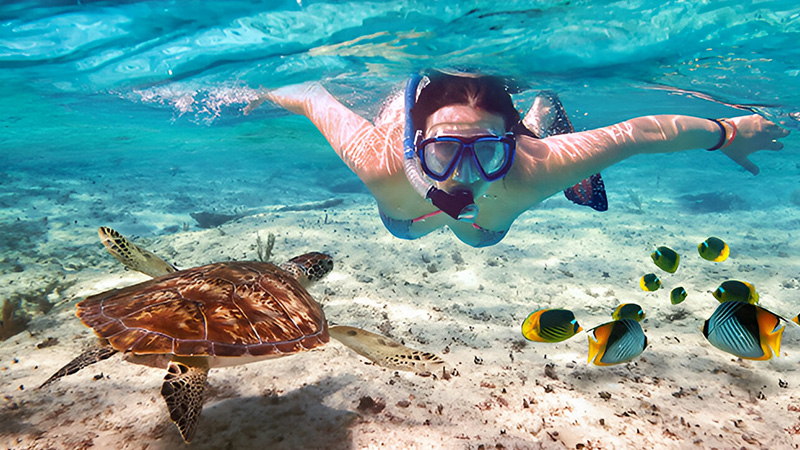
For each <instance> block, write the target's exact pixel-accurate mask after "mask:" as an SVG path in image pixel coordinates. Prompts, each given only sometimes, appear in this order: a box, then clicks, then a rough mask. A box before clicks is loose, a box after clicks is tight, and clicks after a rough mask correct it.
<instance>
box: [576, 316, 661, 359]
mask: <svg viewBox="0 0 800 450" xmlns="http://www.w3.org/2000/svg"><path fill="white" fill-rule="evenodd" d="M588 337H589V361H588V362H590V363H594V364H595V365H598V366H611V365H614V364H620V363H624V362H627V361H630V360H632V359H633V358H636V357H637V356H639V355H641V354H642V352H643V351H644V349H645V348H646V347H647V337H646V336H645V335H644V331H643V330H642V326H641V325H639V322H637V321H635V320H633V319H621V320H615V321H613V322H608V323H604V324H602V325H600V326H597V327H595V328H592V329H591V330H589V333H588Z"/></svg>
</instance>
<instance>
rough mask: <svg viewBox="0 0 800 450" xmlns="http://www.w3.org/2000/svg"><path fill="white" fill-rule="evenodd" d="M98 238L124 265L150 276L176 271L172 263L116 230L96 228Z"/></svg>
mask: <svg viewBox="0 0 800 450" xmlns="http://www.w3.org/2000/svg"><path fill="white" fill-rule="evenodd" d="M97 234H98V235H100V240H101V241H103V245H104V246H105V247H106V250H108V252H109V253H111V255H112V256H113V257H114V258H117V260H118V261H119V262H121V263H122V264H124V265H125V267H127V268H129V269H131V270H135V271H137V272H141V273H143V274H145V275H150V276H151V277H154V278H155V277H159V276H161V275H166V274H168V273H172V272H175V271H177V270H178V269H176V268H175V266H173V265H172V264H170V263H168V262H166V261H164V260H163V259H161V258H159V257H158V256H156V254H155V253H153V252H150V251H147V250H145V249H143V248H141V247H139V246H137V245H136V244H134V243H133V242H131V241H129V240H128V239H126V238H125V236H123V235H121V234H119V233H118V232H117V231H116V230H113V229H111V228H109V227H100V228H98V229H97Z"/></svg>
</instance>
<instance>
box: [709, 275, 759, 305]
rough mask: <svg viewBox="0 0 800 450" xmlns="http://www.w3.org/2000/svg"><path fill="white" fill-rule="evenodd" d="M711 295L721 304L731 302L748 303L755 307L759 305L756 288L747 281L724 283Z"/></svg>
mask: <svg viewBox="0 0 800 450" xmlns="http://www.w3.org/2000/svg"><path fill="white" fill-rule="evenodd" d="M711 295H713V296H714V298H716V299H717V300H719V302H720V303H722V302H730V301H735V302H747V303H751V304H753V305H755V304H756V303H758V293H757V292H756V288H755V287H754V286H753V285H752V284H750V283H748V282H746V281H739V280H728V281H723V282H722V284H720V285H719V287H718V288H717V289H716V290H715V291H714V292H713V293H712V294H711Z"/></svg>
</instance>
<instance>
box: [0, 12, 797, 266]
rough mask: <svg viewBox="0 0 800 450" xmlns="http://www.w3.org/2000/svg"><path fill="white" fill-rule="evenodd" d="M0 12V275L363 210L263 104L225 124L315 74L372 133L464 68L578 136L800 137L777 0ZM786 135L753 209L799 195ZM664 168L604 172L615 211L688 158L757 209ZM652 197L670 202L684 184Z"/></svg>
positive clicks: (649, 163) (321, 152)
mask: <svg viewBox="0 0 800 450" xmlns="http://www.w3.org/2000/svg"><path fill="white" fill-rule="evenodd" d="M0 18H1V19H2V23H0V68H1V69H2V70H0V98H2V99H3V101H2V102H0V129H1V130H2V133H0V148H2V151H0V165H2V167H3V169H2V175H3V177H2V184H3V187H4V189H3V192H2V193H0V219H2V223H3V225H2V226H3V228H4V236H5V237H4V238H3V239H0V250H2V253H3V254H5V255H6V257H4V258H3V260H2V261H1V262H0V266H2V269H3V271H8V270H15V268H16V269H18V267H19V258H20V257H23V259H24V257H27V258H29V259H30V258H34V259H35V258H36V257H37V256H40V255H41V254H42V253H44V254H47V253H50V252H54V251H55V249H57V248H62V250H63V248H69V241H70V236H71V235H74V234H80V235H86V236H91V235H93V229H94V227H95V226H96V225H97V223H99V222H103V223H105V224H106V225H111V226H117V227H118V228H120V230H121V231H122V232H124V233H128V234H134V235H138V236H156V235H161V234H165V233H169V232H173V231H175V230H176V229H180V228H185V227H187V226H190V227H194V226H196V224H195V222H194V221H193V220H192V218H191V217H190V214H191V213H192V212H197V211H213V212H219V213H226V214H229V213H234V212H236V211H247V210H251V209H253V208H260V207H265V206H269V205H281V204H287V203H294V202H303V201H320V200H325V199H327V198H329V197H330V196H331V195H333V193H336V192H340V191H347V192H349V193H350V194H353V195H355V197H354V198H357V199H359V201H363V202H365V203H367V204H369V203H370V201H371V200H370V198H369V197H368V196H367V195H366V194H365V191H364V190H363V188H360V187H359V186H358V182H357V179H356V178H355V177H354V176H353V175H352V173H350V172H349V170H347V168H346V167H345V166H344V165H343V164H342V163H341V162H340V161H339V160H338V158H337V157H336V155H335V154H334V153H333V152H332V151H330V148H329V146H328V145H327V143H326V142H325V141H324V139H323V138H322V137H321V136H320V134H319V133H318V132H317V131H316V129H314V127H313V126H311V125H310V124H309V123H308V122H307V121H306V120H305V119H304V118H301V117H297V116H291V115H289V114H288V113H286V112H285V111H283V110H280V109H278V108H276V107H274V106H270V105H265V106H263V107H261V108H260V109H258V110H257V111H256V112H255V113H253V114H251V115H249V116H244V115H243V114H242V108H243V106H244V105H246V103H247V101H249V100H250V99H252V98H253V97H254V96H255V95H256V90H257V89H259V88H272V87H278V86H283V85H287V84H290V83H299V82H304V81H312V80H321V81H322V82H323V83H324V84H325V85H326V87H328V89H329V90H330V91H331V92H333V93H334V95H336V96H337V97H338V98H340V99H341V100H342V101H343V102H345V103H346V104H348V105H352V107H353V108H354V109H355V110H356V111H358V112H360V113H362V114H363V115H364V116H365V117H368V118H372V117H374V115H375V114H376V113H377V112H378V111H379V110H380V108H381V105H382V101H383V100H384V98H385V97H386V96H387V95H390V94H391V93H393V92H395V91H396V90H397V89H399V88H400V87H401V86H402V83H403V82H404V80H405V78H406V77H407V75H408V74H409V73H411V72H412V71H415V70H420V69H423V68H426V67H432V66H435V67H456V68H471V69H474V70H479V71H482V72H487V73H494V74H500V75H504V76H507V77H509V78H511V79H513V80H515V81H516V83H517V84H518V85H519V86H520V93H519V94H517V95H516V96H515V101H516V102H517V105H518V107H519V108H521V109H524V108H527V107H528V105H529V104H530V101H531V99H532V97H533V95H534V94H535V92H536V91H537V89H542V88H548V89H554V90H556V91H557V92H559V94H560V95H561V97H562V100H563V101H564V103H565V105H566V107H567V109H568V111H569V113H570V114H571V115H572V118H573V122H574V124H575V126H576V128H577V129H579V130H580V129H587V128H594V127H599V126H604V125H609V124H611V123H615V122H618V121H621V120H625V119H628V118H631V117H635V116H638V115H644V114H651V113H680V114H690V115H699V116H731V115H738V114H742V113H745V112H749V111H756V112H758V113H760V114H763V115H765V116H766V117H769V118H771V119H773V120H775V121H777V122H778V123H780V124H781V125H782V126H784V127H786V128H788V129H792V130H797V129H798V128H800V117H798V114H800V106H799V105H800V89H798V87H800V71H798V67H797V61H800V50H798V48H797V46H796V45H795V43H796V42H798V41H800V39H798V37H800V7H798V6H796V4H795V2H792V1H767V2H750V3H748V2H739V1H724V2H723V1H717V2H682V1H672V2H666V3H663V2H653V1H634V2H631V1H624V2H592V1H567V2H552V1H551V2H546V1H540V2H511V3H509V4H507V5H505V6H499V5H498V4H497V2H469V4H468V5H467V4H466V3H465V4H460V5H459V4H457V5H451V4H449V2H413V1H412V2H402V1H373V2H342V1H332V2H321V1H302V0H298V1H285V2H275V1H265V2H251V1H246V2H244V1H242V2H236V1H232V2H220V3H215V4H208V3H205V2H181V1H173V2H166V1H151V2H135V1H126V2H107V1H103V2H59V1H51V2H36V1H15V2H4V3H3V5H2V6H0ZM742 110H744V111H742ZM798 135H800V133H794V134H793V135H791V136H790V137H789V138H788V139H786V141H785V142H786V150H784V151H783V152H782V153H780V154H778V155H775V154H769V155H764V154H758V155H756V156H755V157H754V160H755V161H756V162H757V163H758V164H760V165H761V167H762V169H763V172H762V175H761V176H760V177H759V179H758V180H759V185H760V186H772V187H773V191H774V192H776V196H778V197H779V198H778V199H777V202H771V203H767V204H765V203H763V202H762V203H761V204H762V206H763V207H765V208H767V207H770V205H775V204H786V203H787V202H788V200H789V199H790V196H791V195H792V194H791V193H792V192H793V190H794V189H796V188H795V187H794V182H795V179H796V175H797V170H798V167H797V164H796V162H795V160H796V151H797V147H798V137H797V136H798ZM662 161H663V156H653V157H647V158H645V157H640V158H635V159H633V160H631V161H626V162H623V163H622V164H620V165H618V166H617V167H613V168H610V169H608V170H607V171H606V172H604V174H605V176H606V178H607V182H608V189H609V193H610V195H611V196H612V201H611V207H612V210H613V208H614V206H615V205H614V203H615V202H614V199H613V196H614V193H615V191H616V192H619V193H620V195H622V196H623V197H624V196H626V191H625V190H624V189H627V187H630V186H632V185H637V184H639V183H640V182H641V179H640V178H636V177H645V178H650V179H652V178H653V176H654V168H656V169H655V172H656V176H658V177H662V176H663V177H664V178H665V180H669V179H670V178H672V177H673V176H674V174H681V173H687V172H690V173H694V172H695V171H696V170H697V167H698V164H699V165H700V167H703V170H702V171H700V172H701V173H700V174H698V176H699V177H701V179H705V180H712V181H713V186H714V188H715V189H717V190H721V191H729V192H732V193H733V194H735V195H738V196H741V197H745V198H747V197H748V196H749V197H750V198H751V200H753V201H755V202H758V200H757V199H755V198H752V197H753V195H756V194H754V193H753V191H752V189H750V188H749V187H748V186H751V185H752V184H751V182H752V180H751V179H747V178H744V179H742V178H741V177H740V178H735V177H734V178H731V177H730V176H729V175H726V174H731V173H740V170H739V169H738V167H736V166H735V165H734V164H732V163H730V162H729V161H720V159H719V158H717V157H716V155H713V156H711V155H707V154H704V153H703V152H687V153H686V154H682V155H670V156H669V164H670V165H671V166H673V167H674V169H673V170H674V172H673V173H672V174H670V173H663V174H662V171H661V170H660V169H658V168H659V167H661V166H662V165H663V164H662ZM615 174H616V176H617V178H616V179H615V178H614V176H615ZM331 177H333V179H334V180H336V181H337V183H338V184H337V186H339V185H341V189H338V190H337V189H333V191H334V192H333V193H332V192H331V191H332V189H331V183H330V180H331V179H332V178H331ZM726 180H728V181H726ZM743 180H744V182H743ZM334 184H336V183H334ZM665 184H666V185H667V186H668V188H667V189H672V192H669V191H667V194H668V195H669V194H674V195H677V194H683V193H686V192H687V191H688V192H689V193H691V192H692V190H693V189H697V185H682V184H680V183H678V182H677V181H676V182H675V183H670V182H669V181H667V182H666V183H665ZM659 191H660V192H663V188H662V189H660V190H659ZM359 195H360V196H362V197H359ZM644 195H649V194H647V193H645V194H644ZM617 198H619V195H618V196H617ZM617 205H618V206H619V203H618V204H617ZM56 230H61V233H60V234H59V233H56V232H55V231H56ZM87 239H91V238H87ZM65 240H66V241H68V242H64V241H65ZM86 242H90V241H86ZM59 246H61V247H59ZM9 252H11V253H9ZM16 252H21V253H16Z"/></svg>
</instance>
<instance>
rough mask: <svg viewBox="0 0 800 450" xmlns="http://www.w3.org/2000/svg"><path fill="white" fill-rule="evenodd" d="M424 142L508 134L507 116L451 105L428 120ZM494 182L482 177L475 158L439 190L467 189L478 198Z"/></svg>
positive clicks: (465, 160)
mask: <svg viewBox="0 0 800 450" xmlns="http://www.w3.org/2000/svg"><path fill="white" fill-rule="evenodd" d="M425 125H426V127H425V129H426V132H425V136H424V139H428V138H432V137H436V136H458V137H465V138H469V137H473V136H481V135H495V136H502V135H504V134H505V132H506V131H505V122H504V121H503V117H502V116H500V115H497V114H492V113H490V112H486V111H484V110H481V109H476V108H473V107H471V106H468V105H448V106H445V107H443V108H441V109H439V110H437V111H436V112H434V113H433V114H431V115H430V116H429V117H428V120H427V122H426V124H425ZM489 184H490V182H488V181H486V180H484V179H483V178H481V176H480V175H479V172H478V168H477V167H475V162H474V161H473V159H472V158H462V160H461V161H459V163H458V165H457V166H456V170H455V172H453V175H452V176H451V177H450V178H449V179H447V180H445V181H438V182H436V187H438V188H439V189H442V190H444V191H445V192H448V193H451V194H452V193H453V192H454V191H456V190H464V189H467V190H469V191H471V192H472V195H473V196H474V197H478V196H480V195H483V193H484V192H485V191H486V189H487V188H488V187H489Z"/></svg>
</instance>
